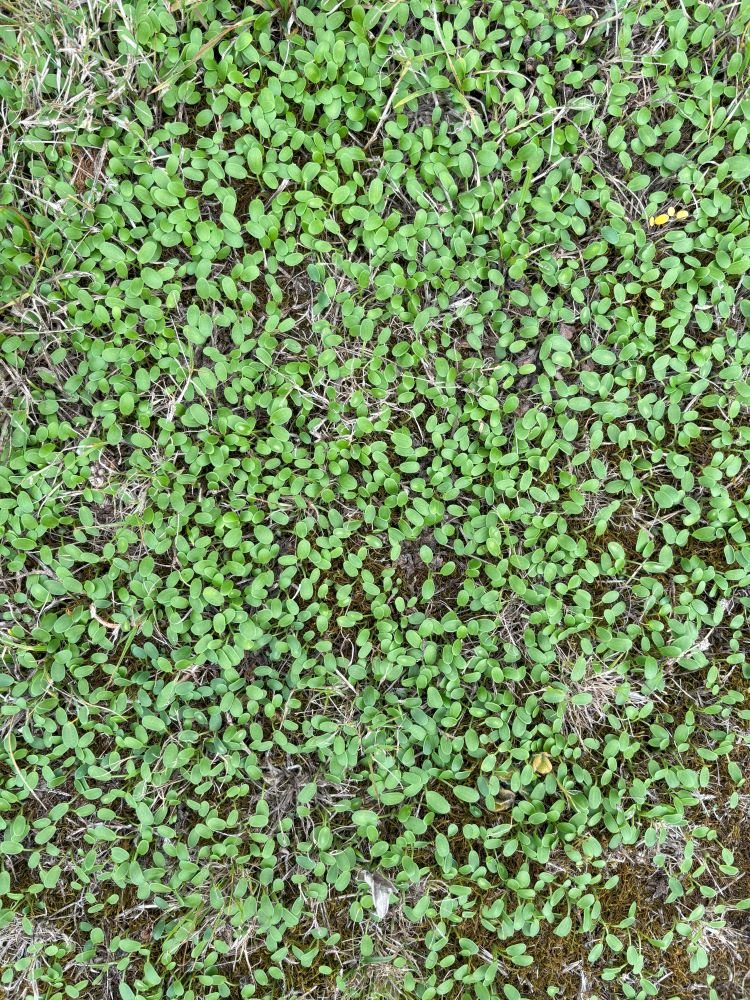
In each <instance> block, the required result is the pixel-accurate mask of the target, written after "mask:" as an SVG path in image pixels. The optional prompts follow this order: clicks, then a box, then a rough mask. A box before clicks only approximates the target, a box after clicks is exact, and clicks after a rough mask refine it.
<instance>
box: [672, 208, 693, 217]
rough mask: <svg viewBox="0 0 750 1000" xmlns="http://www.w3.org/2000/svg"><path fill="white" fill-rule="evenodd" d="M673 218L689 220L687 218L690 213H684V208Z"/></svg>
mask: <svg viewBox="0 0 750 1000" xmlns="http://www.w3.org/2000/svg"><path fill="white" fill-rule="evenodd" d="M675 218H676V219H689V218H690V212H686V211H685V209H684V208H682V209H680V211H679V212H678V213H677V215H676V216H675Z"/></svg>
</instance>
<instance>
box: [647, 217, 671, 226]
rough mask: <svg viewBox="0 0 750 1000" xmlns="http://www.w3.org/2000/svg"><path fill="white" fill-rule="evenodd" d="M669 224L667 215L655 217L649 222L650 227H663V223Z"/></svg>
mask: <svg viewBox="0 0 750 1000" xmlns="http://www.w3.org/2000/svg"><path fill="white" fill-rule="evenodd" d="M667 222H669V216H668V215H655V216H654V217H653V219H652V220H651V225H652V226H663V225H664V224H665V223H667Z"/></svg>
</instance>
